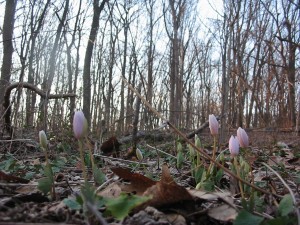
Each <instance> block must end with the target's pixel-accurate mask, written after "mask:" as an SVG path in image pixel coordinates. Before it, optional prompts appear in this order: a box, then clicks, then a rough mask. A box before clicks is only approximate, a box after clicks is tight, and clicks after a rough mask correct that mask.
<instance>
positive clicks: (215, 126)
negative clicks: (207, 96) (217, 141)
mask: <svg viewBox="0 0 300 225" xmlns="http://www.w3.org/2000/svg"><path fill="white" fill-rule="evenodd" d="M208 122H209V129H210V133H211V135H213V136H217V135H218V130H219V122H218V120H217V119H216V117H215V116H214V115H213V114H211V115H209V117H208Z"/></svg>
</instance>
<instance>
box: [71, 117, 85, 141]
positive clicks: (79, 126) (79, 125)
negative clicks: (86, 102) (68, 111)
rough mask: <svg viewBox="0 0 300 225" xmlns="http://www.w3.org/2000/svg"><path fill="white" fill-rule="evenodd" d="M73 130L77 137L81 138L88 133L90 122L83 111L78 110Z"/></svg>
mask: <svg viewBox="0 0 300 225" xmlns="http://www.w3.org/2000/svg"><path fill="white" fill-rule="evenodd" d="M73 131H74V136H75V138H76V139H81V138H83V137H85V136H86V135H87V132H88V124H87V120H86V118H85V116H84V114H83V112H82V111H77V112H75V114H74V118H73Z"/></svg>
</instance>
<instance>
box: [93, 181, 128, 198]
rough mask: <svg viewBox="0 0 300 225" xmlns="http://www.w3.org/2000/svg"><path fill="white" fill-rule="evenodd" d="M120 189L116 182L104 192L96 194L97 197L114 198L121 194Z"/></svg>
mask: <svg viewBox="0 0 300 225" xmlns="http://www.w3.org/2000/svg"><path fill="white" fill-rule="evenodd" d="M121 191H122V190H121V187H120V184H119V183H118V182H115V183H112V184H110V185H108V186H107V187H106V188H105V189H104V190H102V191H100V192H98V195H100V196H103V197H106V198H116V197H118V196H119V195H120V194H121Z"/></svg>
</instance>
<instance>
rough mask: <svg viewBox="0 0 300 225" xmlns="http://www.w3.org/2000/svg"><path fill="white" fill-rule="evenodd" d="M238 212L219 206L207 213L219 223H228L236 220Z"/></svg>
mask: <svg viewBox="0 0 300 225" xmlns="http://www.w3.org/2000/svg"><path fill="white" fill-rule="evenodd" d="M237 214H238V212H237V211H236V210H235V209H234V208H232V207H230V206H229V205H225V204H224V205H220V206H218V207H215V208H212V209H210V210H209V211H208V215H209V216H210V217H211V218H213V219H215V220H219V221H223V222H228V221H232V220H234V219H235V218H236V216H237Z"/></svg>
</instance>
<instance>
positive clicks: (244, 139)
mask: <svg viewBox="0 0 300 225" xmlns="http://www.w3.org/2000/svg"><path fill="white" fill-rule="evenodd" d="M237 138H238V140H239V143H240V146H241V147H242V148H247V147H248V146H249V138H248V135H247V133H246V131H245V130H244V129H243V128H241V127H239V128H238V130H237Z"/></svg>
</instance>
